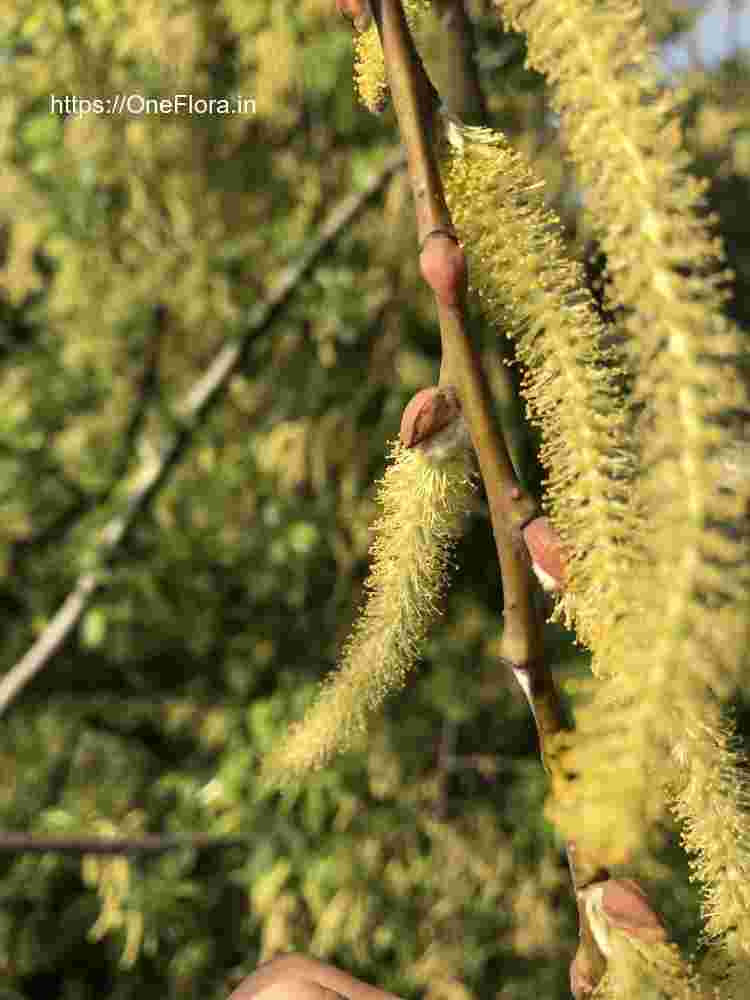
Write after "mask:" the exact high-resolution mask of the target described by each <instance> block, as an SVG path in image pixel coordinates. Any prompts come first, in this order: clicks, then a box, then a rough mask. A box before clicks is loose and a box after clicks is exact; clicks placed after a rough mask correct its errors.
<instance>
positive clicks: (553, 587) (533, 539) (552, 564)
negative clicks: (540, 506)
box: [523, 517, 565, 592]
mask: <svg viewBox="0 0 750 1000" xmlns="http://www.w3.org/2000/svg"><path fill="white" fill-rule="evenodd" d="M523 540H524V541H525V542H526V548H527V549H528V550H529V555H530V556H531V563H532V566H533V569H534V572H535V573H536V575H537V577H538V578H539V581H540V583H541V584H542V586H543V587H544V589H545V590H547V591H556V592H559V591H560V590H562V589H563V585H564V583H565V550H564V549H563V545H562V542H561V541H560V539H559V537H558V535H557V532H556V531H555V529H554V528H553V527H552V525H551V524H550V522H549V520H548V518H546V517H535V518H534V520H533V521H530V522H529V524H527V525H526V527H525V528H524V529H523Z"/></svg>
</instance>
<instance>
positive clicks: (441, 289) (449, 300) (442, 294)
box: [419, 232, 468, 307]
mask: <svg viewBox="0 0 750 1000" xmlns="http://www.w3.org/2000/svg"><path fill="white" fill-rule="evenodd" d="M419 267H420V270H421V271H422V277H423V278H424V280H425V281H426V282H427V284H428V285H429V286H430V288H431V289H432V291H433V292H434V293H435V298H436V299H437V300H438V302H441V303H442V304H443V305H445V306H453V307H455V306H458V305H459V304H460V303H461V300H462V298H463V296H464V295H465V294H466V285H467V281H468V271H467V268H466V256H465V254H464V252H463V250H462V249H461V247H460V246H458V244H457V243H456V242H455V241H454V240H453V239H451V237H450V236H448V235H446V234H444V233H442V232H437V233H434V234H433V235H432V236H429V237H428V238H427V241H426V243H425V244H424V247H423V249H422V252H421V253H420V255H419Z"/></svg>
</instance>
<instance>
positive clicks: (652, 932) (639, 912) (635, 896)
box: [601, 878, 667, 943]
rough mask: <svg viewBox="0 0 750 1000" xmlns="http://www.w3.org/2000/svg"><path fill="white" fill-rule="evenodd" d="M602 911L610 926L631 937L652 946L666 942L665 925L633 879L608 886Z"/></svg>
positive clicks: (609, 882)
mask: <svg viewBox="0 0 750 1000" xmlns="http://www.w3.org/2000/svg"><path fill="white" fill-rule="evenodd" d="M601 908H602V912H603V913H604V915H605V916H606V917H607V919H608V920H609V922H610V924H611V925H612V926H613V927H616V928H617V929H618V930H621V931H624V932H625V933H626V934H629V935H630V937H635V938H639V939H640V940H641V941H646V942H649V943H655V942H658V941H666V939H667V932H666V930H665V929H664V925H663V924H662V922H661V920H660V919H659V917H658V916H657V915H656V913H655V912H654V911H653V910H652V908H651V904H650V903H649V901H648V897H647V896H646V893H645V892H644V891H643V889H642V888H641V887H640V886H639V885H638V883H637V882H634V881H633V879H632V878H620V879H609V881H607V882H605V883H604V888H603V891H602V901H601Z"/></svg>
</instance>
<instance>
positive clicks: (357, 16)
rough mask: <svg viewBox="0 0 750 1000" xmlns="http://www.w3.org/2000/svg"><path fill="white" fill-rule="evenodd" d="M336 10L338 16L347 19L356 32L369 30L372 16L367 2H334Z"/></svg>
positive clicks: (358, 0) (363, 0) (339, 0)
mask: <svg viewBox="0 0 750 1000" xmlns="http://www.w3.org/2000/svg"><path fill="white" fill-rule="evenodd" d="M336 9H337V10H338V12H339V14H342V15H343V16H344V17H347V18H349V20H350V21H351V22H352V23H353V25H354V27H355V28H356V29H357V31H365V29H366V28H369V26H370V21H371V20H372V15H371V14H370V5H369V3H368V2H367V0H336Z"/></svg>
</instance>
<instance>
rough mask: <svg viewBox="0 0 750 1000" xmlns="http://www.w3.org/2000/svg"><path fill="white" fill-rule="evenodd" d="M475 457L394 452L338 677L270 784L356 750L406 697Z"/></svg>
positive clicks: (298, 729)
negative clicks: (370, 726) (372, 720)
mask: <svg viewBox="0 0 750 1000" xmlns="http://www.w3.org/2000/svg"><path fill="white" fill-rule="evenodd" d="M474 486H475V480H474V476H473V473H472V465H471V459H470V452H468V451H460V452H456V453H454V455H453V456H452V457H449V458H445V459H442V460H438V459H436V458H433V457H429V456H427V455H425V454H424V453H423V452H422V451H421V449H419V448H415V449H411V450H409V449H406V448H404V447H403V446H402V445H400V444H399V443H397V444H395V445H394V446H393V449H392V452H391V464H390V466H389V468H388V469H387V471H386V474H385V477H384V479H383V480H382V482H381V484H380V489H379V494H378V501H379V504H380V506H381V508H382V514H381V517H380V519H379V520H378V521H377V523H376V524H375V527H374V532H375V539H374V541H373V544H372V547H371V555H372V568H371V571H370V575H369V577H368V579H367V581H366V584H365V586H366V588H367V590H368V592H369V593H368V597H367V600H366V602H365V606H364V608H363V610H362V613H361V615H360V618H359V620H358V621H357V623H356V625H355V628H354V630H353V633H352V635H351V636H350V638H349V640H348V642H347V643H346V646H345V648H344V651H343V656H342V661H341V664H340V666H339V668H338V669H337V670H336V671H335V672H334V673H332V674H330V675H329V676H328V677H327V678H326V679H325V680H324V681H323V683H322V686H321V689H320V692H319V696H318V699H317V701H316V702H315V703H314V704H313V706H312V707H311V708H310V710H309V711H308V713H307V714H306V715H305V717H304V718H303V719H302V721H301V722H299V723H297V724H295V725H294V726H292V728H291V730H290V732H289V733H288V734H287V736H286V738H285V739H284V740H283V741H282V742H281V745H280V746H279V748H278V749H277V750H275V751H274V752H273V753H272V754H271V756H270V757H269V758H268V759H267V760H266V762H265V764H264V774H265V777H266V779H267V780H268V781H269V782H270V783H273V784H280V783H285V782H287V781H290V780H297V779H299V778H301V777H302V776H303V775H304V774H305V773H306V772H308V771H311V770H317V769H318V768H320V767H322V766H323V765H324V764H325V763H326V762H327V761H328V760H329V759H330V758H331V757H332V755H333V754H334V753H335V752H336V751H338V750H341V749H346V748H348V747H349V746H350V745H351V742H352V739H353V737H354V736H355V735H357V734H358V733H361V732H363V731H364V730H365V727H366V722H367V719H368V717H369V716H371V715H372V713H374V712H375V711H377V709H378V708H379V707H380V705H381V704H382V702H383V700H384V699H385V698H386V696H387V695H388V694H389V693H390V692H391V691H396V690H398V689H400V688H401V687H403V684H404V682H405V680H406V676H407V674H408V672H409V670H411V669H412V667H413V666H414V664H415V662H416V661H417V658H418V656H419V650H420V647H421V644H422V642H423V640H424V638H425V635H426V633H427V630H428V628H429V626H430V624H431V623H432V622H433V621H434V619H435V618H436V616H437V615H438V614H439V606H440V598H441V596H442V594H443V591H444V588H445V584H446V579H447V575H448V569H449V562H450V552H451V549H452V547H453V544H454V542H455V540H456V538H457V537H458V535H459V533H460V531H461V527H462V524H463V520H464V515H465V514H466V513H467V511H468V510H469V509H470V501H471V498H472V495H473V491H474Z"/></svg>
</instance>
